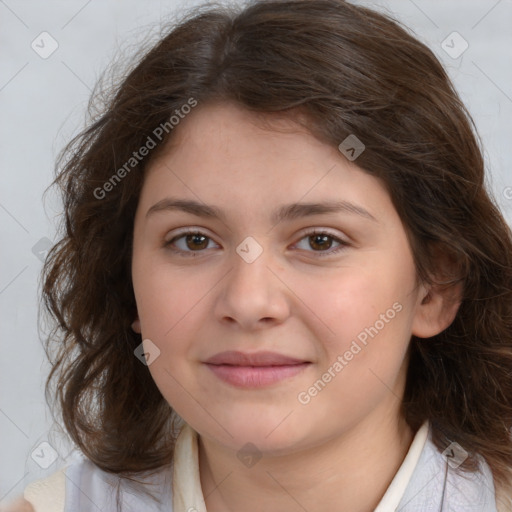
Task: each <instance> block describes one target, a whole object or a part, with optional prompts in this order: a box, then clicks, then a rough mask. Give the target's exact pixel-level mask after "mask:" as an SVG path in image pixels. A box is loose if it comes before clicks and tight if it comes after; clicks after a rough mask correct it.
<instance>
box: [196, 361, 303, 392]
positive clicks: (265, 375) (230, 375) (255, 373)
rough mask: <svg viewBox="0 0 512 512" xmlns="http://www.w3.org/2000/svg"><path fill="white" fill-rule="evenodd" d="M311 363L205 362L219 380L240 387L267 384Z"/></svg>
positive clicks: (290, 374) (254, 386) (282, 378)
mask: <svg viewBox="0 0 512 512" xmlns="http://www.w3.org/2000/svg"><path fill="white" fill-rule="evenodd" d="M310 364H311V363H301V364H293V365H283V366H231V365H227V364H220V365H216V364H206V366H208V368H209V369H210V370H211V371H212V372H213V373H214V374H215V375H216V376H217V377H218V378H219V379H221V380H223V381H224V382H227V383H228V384H232V385H233V386H237V387H240V388H260V387H263V386H269V385H271V384H274V383H276V382H279V381H281V380H284V379H288V378H290V377H293V376H295V375H297V374H299V373H300V372H302V371H304V369H305V368H307V367H308V366H309V365H310Z"/></svg>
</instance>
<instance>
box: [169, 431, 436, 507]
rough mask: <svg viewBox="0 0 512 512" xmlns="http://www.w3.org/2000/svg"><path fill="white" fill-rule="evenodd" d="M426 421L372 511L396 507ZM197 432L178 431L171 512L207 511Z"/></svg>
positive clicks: (418, 451)
mask: <svg viewBox="0 0 512 512" xmlns="http://www.w3.org/2000/svg"><path fill="white" fill-rule="evenodd" d="M428 430H429V423H428V421H425V423H423V425H422V426H421V427H420V428H419V430H418V432H416V435H415V436H414V439H413V441H412V444H411V446H410V448H409V451H408V452H407V455H406V456H405V459H404V461H403V463H402V465H401V466H400V468H399V469H398V471H397V473H396V475H395V477H394V478H393V480H392V482H391V484H390V485H389V487H388V489H387V491H386V493H385V494H384V496H383V497H382V499H381V501H380V502H379V504H378V505H377V508H376V509H375V511H374V512H387V511H389V510H395V509H396V507H397V506H398V504H399V502H400V499H401V498H402V496H403V494H404V492H405V489H406V488H407V485H408V483H409V480H410V479H411V476H412V473H413V471H414V468H415V467H416V465H417V463H418V459H419V457H420V454H421V452H422V450H423V447H424V445H425V442H426V440H427V435H428ZM197 441H198V439H197V432H196V431H195V430H193V429H192V428H191V427H190V426H189V425H188V424H186V423H185V424H184V425H183V428H182V429H181V431H180V434H179V436H178V439H177V440H176V446H175V450H174V463H173V478H172V490H173V492H172V494H173V512H189V511H192V510H193V511H194V512H207V510H206V503H205V501H204V497H203V492H202V489H201V480H200V475H199V452H198V442H197Z"/></svg>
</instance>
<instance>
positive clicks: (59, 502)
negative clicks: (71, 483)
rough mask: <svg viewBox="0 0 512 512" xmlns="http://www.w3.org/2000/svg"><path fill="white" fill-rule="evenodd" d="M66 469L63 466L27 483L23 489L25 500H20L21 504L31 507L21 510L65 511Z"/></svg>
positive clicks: (36, 511)
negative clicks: (44, 476)
mask: <svg viewBox="0 0 512 512" xmlns="http://www.w3.org/2000/svg"><path fill="white" fill-rule="evenodd" d="M65 471H66V468H62V469H60V470H58V471H56V472H55V473H53V474H51V475H50V476H48V477H46V478H41V479H39V480H36V481H34V482H32V483H30V484H29V485H27V486H26V487H25V490H24V491H23V500H22V501H20V505H23V506H25V507H30V508H25V509H20V510H23V511H24V510H27V511H31V512H39V511H40V510H41V511H42V510H44V511H49V512H64V503H65V497H66V476H65ZM27 504H28V505H27ZM15 510H17V509H15ZM13 512H15V511H13Z"/></svg>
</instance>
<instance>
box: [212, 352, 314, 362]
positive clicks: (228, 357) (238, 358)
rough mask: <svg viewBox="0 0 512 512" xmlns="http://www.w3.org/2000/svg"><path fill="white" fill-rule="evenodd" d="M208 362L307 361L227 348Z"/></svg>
mask: <svg viewBox="0 0 512 512" xmlns="http://www.w3.org/2000/svg"><path fill="white" fill-rule="evenodd" d="M205 362H206V363H208V364H217V365H220V364H229V365H233V366H284V365H292V364H301V363H307V362H309V361H305V360H303V359H297V358H295V357H289V356H285V355H283V354H278V353H276V352H255V353H252V354H248V353H246V352H238V351H235V350H229V351H227V352H219V353H218V354H215V355H214V356H213V357H210V359H207V360H206V361H205Z"/></svg>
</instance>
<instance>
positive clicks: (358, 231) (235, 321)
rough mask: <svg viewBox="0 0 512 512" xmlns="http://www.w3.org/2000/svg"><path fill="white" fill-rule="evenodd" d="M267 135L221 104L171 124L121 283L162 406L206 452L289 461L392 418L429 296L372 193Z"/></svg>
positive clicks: (288, 129)
mask: <svg viewBox="0 0 512 512" xmlns="http://www.w3.org/2000/svg"><path fill="white" fill-rule="evenodd" d="M273 123H274V125H273V126H274V129H272V130H271V129H269V126H267V127H266V128H265V127H263V126H262V125H261V123H260V122H259V118H257V117H255V115H254V114H251V113H250V112H248V111H245V110H242V109H240V108H239V107H237V106H235V105H232V104H228V103H223V104H216V105H205V106H200V107H197V108H196V109H195V110H194V111H193V112H191V113H190V114H189V115H188V116H187V117H186V118H185V119H184V120H182V121H181V123H180V125H179V126H178V127H177V128H176V129H175V130H176V132H175V133H174V137H175V138H174V139H173V141H172V144H173V145H172V146H169V147H168V148H167V150H166V151H165V152H164V153H162V154H161V155H160V156H159V157H158V159H155V160H154V161H152V162H151V164H150V165H149V166H148V167H149V168H148V169H147V173H146V177H145V182H144V185H143V189H142V192H141V196H140V200H139V204H138V209H137V212H136V218H135V226H134V245H133V263H132V274H133V285H134V292H135V297H136V302H137V308H138V316H139V319H140V322H137V325H138V326H139V328H140V330H141V333H142V339H143V340H145V341H144V348H145V349H146V352H150V353H152V354H153V355H157V357H155V358H153V356H151V357H152V359H150V364H149V366H148V368H149V371H150V372H151V375H152V377H153V379H154V381H155V383H156V385H157V386H158V388H159V389H160V391H161V393H162V395H163V396H164V397H165V399H166V400H167V401H168V402H169V404H170V405H171V406H172V407H173V408H174V409H175V410H176V412H177V413H178V414H179V415H180V416H181V417H182V418H183V419H185V421H186V422H187V423H188V424H189V425H191V426H192V427H193V428H194V429H195V430H196V431H197V432H199V434H200V435H202V436H204V437H205V438H207V439H211V440H214V441H216V442H218V443H221V444H222V445H224V446H226V447H230V448H232V449H239V448H240V447H241V446H243V445H245V444H246V443H247V442H252V443H253V444H255V445H256V446H257V447H258V448H259V449H260V450H262V451H267V452H269V453H284V452H286V451H293V450H298V449H301V448H308V447H313V446H315V445H318V444H319V443H322V442H324V441H326V440H328V439H332V438H334V437H336V436H341V435H343V434H344V433H348V432H349V431H351V430H353V429H355V428H357V427H358V426H360V425H363V424H365V422H366V423H369V422H370V420H371V421H372V422H379V421H387V420H389V419H390V417H391V416H393V415H398V406H399V403H400V400H399V399H397V398H401V396H402V393H403V389H404V378H405V372H406V368H407V357H406V354H407V348H408V345H409V340H410V337H411V334H413V333H414V331H415V329H416V330H420V327H419V325H420V322H421V319H420V318H419V317H420V309H421V303H422V299H423V297H424V295H425V290H424V288H422V286H417V285H416V272H415V267H414V263H413V258H412V254H411V250H410V247H409V244H408V240H407V236H406V233H405V231H404V227H403V225H402V223H401V220H400V218H399V216H398V214H397V212H396V210H395V209H394V207H393V205H392V202H391V199H390V197H389V195H388V193H387V191H386V190H385V188H384V186H383V184H382V183H381V182H380V181H379V180H378V179H377V178H375V177H373V176H371V175H369V174H368V173H366V172H364V171H362V170H361V169H360V168H358V167H357V165H356V163H355V162H350V161H348V160H347V159H346V158H345V156H343V155H342V154H341V153H340V152H339V151H338V149H337V148H333V147H331V146H329V145H326V144H324V143H322V142H319V141H318V140H317V139H315V138H314V137H313V136H312V135H310V134H309V133H307V132H306V131H305V130H304V129H303V128H302V129H301V128H299V127H298V126H297V125H294V124H293V122H292V121H291V120H285V119H281V120H279V121H278V120H273ZM180 202H181V203H180ZM180 205H181V206H180ZM292 205H295V206H292ZM305 205H309V206H305ZM312 205H317V206H312ZM336 205H337V206H338V208H337V209H336V208H334V207H333V206H336ZM279 214H281V215H279ZM149 340H150V341H149ZM158 351H159V352H158ZM231 351H235V352H238V353H239V354H238V355H237V354H235V356H233V355H232V354H231V356H230V355H229V354H228V355H227V356H226V355H225V354H224V355H223V354H222V353H225V352H231ZM262 352H266V353H267V354H266V355H265V354H263V355H262V354H261V353H262ZM240 353H241V354H240ZM268 353H271V354H270V355H269V354H268ZM219 354H220V355H219ZM230 357H231V359H230ZM212 358H213V359H212ZM285 358H289V359H285ZM151 361H153V362H151ZM208 361H210V362H209V363H207V362H208ZM375 424H377V425H378V424H379V423H375Z"/></svg>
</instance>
